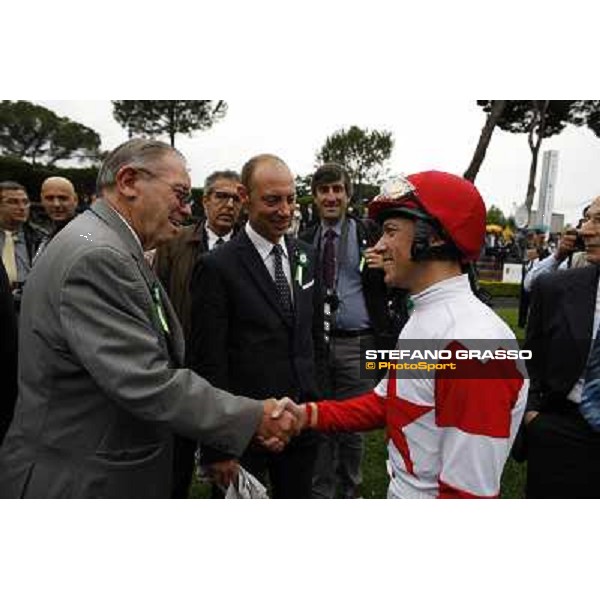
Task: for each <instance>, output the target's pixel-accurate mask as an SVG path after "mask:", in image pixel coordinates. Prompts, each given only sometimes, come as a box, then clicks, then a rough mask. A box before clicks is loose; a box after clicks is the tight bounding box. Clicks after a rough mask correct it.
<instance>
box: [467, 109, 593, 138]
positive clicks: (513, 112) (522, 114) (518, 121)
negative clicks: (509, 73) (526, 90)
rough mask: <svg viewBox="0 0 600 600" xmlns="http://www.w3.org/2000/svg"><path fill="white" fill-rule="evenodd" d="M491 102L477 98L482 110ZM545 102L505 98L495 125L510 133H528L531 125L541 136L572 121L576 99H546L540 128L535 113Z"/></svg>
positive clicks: (556, 132) (561, 128)
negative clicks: (504, 104) (502, 109)
mask: <svg viewBox="0 0 600 600" xmlns="http://www.w3.org/2000/svg"><path fill="white" fill-rule="evenodd" d="M492 102H493V100H478V101H477V104H478V105H479V106H481V107H482V108H483V110H484V112H489V111H490V110H491V109H492ZM545 102H546V101H544V100H507V101H506V106H505V107H504V111H503V113H502V115H501V116H500V118H499V119H498V122H497V126H498V127H500V129H502V130H504V131H509V132H511V133H529V131H530V129H531V127H532V125H533V126H534V127H535V128H536V129H535V134H536V135H541V137H543V138H547V137H551V136H553V135H556V134H558V133H560V132H561V131H562V130H563V129H564V128H565V127H566V126H567V124H568V123H570V122H572V121H573V117H572V108H573V105H574V103H575V102H576V101H575V100H550V101H548V104H547V108H546V111H545V119H544V124H543V130H542V129H541V122H540V121H539V120H538V119H537V115H538V113H539V111H540V110H542V109H543V105H544V103H545ZM578 102H582V101H578ZM581 111H583V107H582V106H580V112H581Z"/></svg>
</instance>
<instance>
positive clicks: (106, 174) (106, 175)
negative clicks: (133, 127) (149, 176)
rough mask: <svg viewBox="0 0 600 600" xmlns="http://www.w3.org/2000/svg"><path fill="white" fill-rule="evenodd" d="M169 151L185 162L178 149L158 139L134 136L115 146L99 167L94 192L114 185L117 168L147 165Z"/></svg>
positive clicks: (99, 192) (99, 191) (100, 191)
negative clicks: (134, 137)
mask: <svg viewBox="0 0 600 600" xmlns="http://www.w3.org/2000/svg"><path fill="white" fill-rule="evenodd" d="M169 152H173V153H175V154H177V155H178V156H179V157H181V159H182V160H183V161H184V162H185V157H184V156H183V154H181V152H179V150H176V149H175V148H173V147H172V146H169V144H166V143H165V142H160V141H158V140H153V139H142V138H136V139H132V140H128V141H127V142H125V143H124V144H121V145H120V146H117V147H116V148H115V149H114V150H113V151H112V152H111V153H110V154H109V155H108V156H107V157H106V158H105V159H104V161H103V163H102V166H101V167H100V171H99V172H98V178H97V179H96V193H98V194H101V193H102V191H103V190H105V189H109V188H112V187H114V185H115V183H116V182H117V173H118V172H119V169H122V168H123V167H125V166H132V167H147V166H148V165H150V164H151V163H154V162H156V161H157V160H159V159H161V158H162V157H163V156H164V155H165V154H167V153H169Z"/></svg>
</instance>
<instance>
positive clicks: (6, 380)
mask: <svg viewBox="0 0 600 600" xmlns="http://www.w3.org/2000/svg"><path fill="white" fill-rule="evenodd" d="M0 329H1V330H2V335H0V365H1V366H2V380H1V382H0V446H2V440H3V439H4V435H5V434H6V431H7V430H8V426H9V425H10V422H11V421H12V416H13V410H14V408H15V402H16V400H17V315H16V313H15V307H14V303H13V297H12V291H11V289H10V282H9V281H8V275H7V274H6V270H5V269H4V265H3V264H2V261H0Z"/></svg>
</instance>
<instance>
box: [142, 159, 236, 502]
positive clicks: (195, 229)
mask: <svg viewBox="0 0 600 600" xmlns="http://www.w3.org/2000/svg"><path fill="white" fill-rule="evenodd" d="M239 184H240V176H239V175H238V174H237V173H236V172H235V171H215V172H214V173H212V174H211V175H209V176H208V177H207V178H206V181H205V182H204V196H203V198H202V204H203V206H204V215H205V218H203V219H201V220H200V221H198V223H196V224H194V225H188V226H187V227H184V228H183V230H182V231H181V233H180V234H179V235H178V236H177V237H176V238H175V239H173V240H171V241H169V242H167V243H166V244H163V245H162V246H160V247H159V248H158V250H157V251H156V259H155V263H154V270H155V271H156V273H157V275H158V277H159V279H160V280H161V283H162V284H163V286H164V287H165V290H166V291H167V295H168V296H169V299H170V300H171V302H172V303H173V308H174V309H175V312H176V313H177V316H178V317H179V320H180V321H181V326H182V329H183V335H184V337H185V344H186V348H189V345H190V334H191V328H192V326H191V319H192V317H191V298H190V281H191V278H192V272H193V270H194V266H195V264H196V262H197V261H198V259H199V258H200V256H202V254H204V253H205V252H209V251H211V250H214V249H215V248H218V247H219V246H220V245H222V244H224V243H226V242H228V241H229V240H230V239H231V237H232V236H233V235H234V233H235V232H236V231H237V221H238V218H239V216H240V209H241V199H240V196H239V191H238V188H239ZM186 362H187V359H186ZM195 451H196V440H191V439H189V438H185V437H182V436H179V435H176V436H175V444H174V447H173V492H172V497H173V498H187V497H188V493H189V487H190V484H191V481H192V474H193V471H194V454H195Z"/></svg>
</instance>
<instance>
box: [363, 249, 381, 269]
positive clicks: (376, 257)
mask: <svg viewBox="0 0 600 600" xmlns="http://www.w3.org/2000/svg"><path fill="white" fill-rule="evenodd" d="M365 260H366V261H367V267H369V269H383V254H381V253H379V252H378V251H377V250H375V248H367V249H366V250H365Z"/></svg>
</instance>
